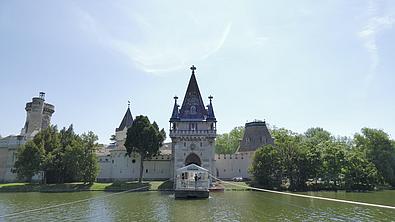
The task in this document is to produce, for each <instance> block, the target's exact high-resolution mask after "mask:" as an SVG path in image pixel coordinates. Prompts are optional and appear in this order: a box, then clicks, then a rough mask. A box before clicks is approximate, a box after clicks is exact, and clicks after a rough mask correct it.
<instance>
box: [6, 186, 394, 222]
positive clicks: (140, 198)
mask: <svg viewBox="0 0 395 222" xmlns="http://www.w3.org/2000/svg"><path fill="white" fill-rule="evenodd" d="M108 194H109V193H104V192H77V193H0V221H29V222H31V221H395V210H389V209H380V208H374V207H362V206H356V205H352V204H343V203H333V202H329V201H322V200H312V199H305V198H298V197H290V196H284V195H279V194H270V193H263V192H252V191H228V192H224V193H214V194H211V197H210V198H209V199H203V200H174V196H173V195H172V194H171V193H160V192H137V193H123V194H119V195H113V196H111V197H105V198H97V199H94V200H90V201H87V202H82V203H76V204H72V205H67V206H60V207H58V208H53V209H46V210H42V211H39V212H31V213H22V214H19V215H16V216H9V217H1V216H3V215H7V214H11V213H15V212H20V211H25V210H29V209H36V208H41V207H46V206H50V205H54V204H61V203H67V202H70V201H75V200H80V199H86V198H94V197H100V196H104V195H108ZM309 194H310V195H317V196H325V197H332V198H339V199H347V200H355V201H364V202H369V203H379V204H386V205H392V206H395V190H394V191H380V192H372V193H345V192H338V193H336V192H318V193H309Z"/></svg>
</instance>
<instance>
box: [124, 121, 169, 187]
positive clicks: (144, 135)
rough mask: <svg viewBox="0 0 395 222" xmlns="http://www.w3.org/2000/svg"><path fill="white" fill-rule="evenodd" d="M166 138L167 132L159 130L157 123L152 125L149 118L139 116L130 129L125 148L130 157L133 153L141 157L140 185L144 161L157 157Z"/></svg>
mask: <svg viewBox="0 0 395 222" xmlns="http://www.w3.org/2000/svg"><path fill="white" fill-rule="evenodd" d="M165 138H166V133H165V130H164V129H161V130H159V127H158V125H157V124H156V122H153V123H152V124H151V122H150V121H149V119H148V117H146V116H142V115H140V116H137V117H136V119H135V120H134V121H133V124H132V126H131V127H130V128H129V129H128V131H127V134H126V141H125V147H126V151H127V155H129V156H130V155H131V154H132V153H137V154H139V155H140V158H141V159H140V177H139V182H140V183H141V182H142V179H143V171H144V159H146V158H151V157H153V156H154V155H157V154H158V153H159V148H160V147H161V146H162V143H163V141H164V140H165Z"/></svg>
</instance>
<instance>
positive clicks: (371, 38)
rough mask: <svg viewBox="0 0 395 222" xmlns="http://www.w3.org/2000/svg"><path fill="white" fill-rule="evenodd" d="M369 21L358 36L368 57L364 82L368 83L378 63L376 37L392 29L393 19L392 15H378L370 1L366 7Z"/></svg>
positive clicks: (376, 8) (376, 7) (372, 2)
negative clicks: (367, 69)
mask: <svg viewBox="0 0 395 222" xmlns="http://www.w3.org/2000/svg"><path fill="white" fill-rule="evenodd" d="M367 11H368V14H369V19H368V22H367V24H366V25H365V26H364V27H363V29H362V30H361V31H360V32H358V36H359V37H360V38H361V39H362V40H363V45H364V47H365V48H366V50H367V51H368V53H369V56H370V70H369V72H368V74H367V75H366V78H365V81H366V82H367V83H368V82H370V81H371V80H372V79H373V77H374V76H375V75H376V69H377V67H378V65H379V63H380V54H379V49H378V46H377V36H378V34H379V33H381V32H382V31H384V30H387V29H390V28H392V26H393V24H394V22H395V19H394V17H393V16H392V15H378V5H377V4H376V2H374V1H370V2H369V5H368V9H367Z"/></svg>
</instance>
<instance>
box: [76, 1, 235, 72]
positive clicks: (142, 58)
mask: <svg viewBox="0 0 395 222" xmlns="http://www.w3.org/2000/svg"><path fill="white" fill-rule="evenodd" d="M76 12H77V15H78V16H79V17H80V20H81V24H80V27H81V28H82V29H83V30H84V31H86V32H89V33H91V34H92V35H94V36H95V38H96V39H97V41H98V42H99V43H101V44H102V45H104V46H105V47H107V48H108V49H110V50H113V51H114V52H116V53H120V54H122V55H124V56H126V57H127V58H128V59H129V61H131V62H132V64H133V65H134V66H135V67H137V68H139V69H140V70H142V71H144V72H147V73H154V74H161V73H167V72H172V71H176V70H181V69H184V68H185V66H188V65H190V64H193V63H195V64H196V63H199V62H201V61H203V60H205V59H207V58H208V57H210V56H212V55H214V54H216V53H217V52H218V51H220V50H221V49H222V48H223V47H224V45H225V43H226V40H227V38H228V36H229V35H230V33H231V29H232V22H230V21H226V20H227V19H225V18H222V19H219V20H218V21H214V22H213V21H211V20H207V19H206V20H205V19H202V18H201V17H202V15H200V16H201V17H199V18H196V17H195V16H193V15H192V14H189V15H187V16H185V18H184V19H183V20H180V19H179V17H177V18H171V17H170V18H168V17H169V16H168V17H167V19H168V20H169V21H163V19H162V18H161V17H160V16H157V17H146V16H142V15H141V14H140V13H135V12H133V11H132V12H131V11H128V13H129V14H127V13H126V11H125V12H124V13H125V14H124V15H118V16H120V18H122V16H123V17H124V19H123V20H126V19H125V18H126V17H127V20H128V21H129V23H127V24H123V25H124V26H126V25H130V26H131V28H130V29H127V28H125V32H124V33H121V34H119V33H117V34H115V33H113V32H111V31H110V28H109V27H106V26H105V25H104V24H103V23H100V21H99V20H98V19H95V18H94V16H92V15H91V14H90V13H89V12H88V11H85V10H83V9H81V8H77V10H76ZM115 14H116V13H115ZM175 22H177V23H176V24H174V25H169V24H172V23H175ZM191 24H193V26H191ZM130 36H133V37H134V38H130Z"/></svg>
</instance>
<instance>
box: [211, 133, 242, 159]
mask: <svg viewBox="0 0 395 222" xmlns="http://www.w3.org/2000/svg"><path fill="white" fill-rule="evenodd" d="M243 134H244V127H243V126H238V127H235V128H233V129H232V130H231V131H230V132H229V133H224V134H220V135H218V136H217V139H216V142H215V152H216V153H217V154H234V153H235V152H236V151H237V149H238V148H239V145H240V140H242V139H243Z"/></svg>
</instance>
